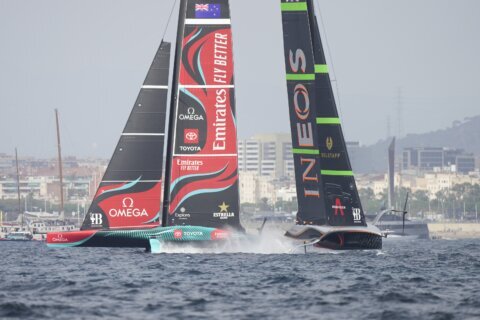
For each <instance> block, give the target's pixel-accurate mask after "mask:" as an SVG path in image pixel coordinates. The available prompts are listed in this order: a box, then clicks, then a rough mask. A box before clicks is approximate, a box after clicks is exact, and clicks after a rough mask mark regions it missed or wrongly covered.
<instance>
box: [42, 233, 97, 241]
mask: <svg viewBox="0 0 480 320" xmlns="http://www.w3.org/2000/svg"><path fill="white" fill-rule="evenodd" d="M96 232H97V230H82V231H71V232H49V233H47V243H55V244H67V243H75V242H79V241H82V240H85V239H87V238H89V237H91V236H93V235H94V234H95V233H96Z"/></svg>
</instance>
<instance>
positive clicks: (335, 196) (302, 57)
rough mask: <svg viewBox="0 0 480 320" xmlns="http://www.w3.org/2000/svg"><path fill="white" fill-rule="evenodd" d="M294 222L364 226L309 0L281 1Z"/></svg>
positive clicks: (363, 217)
mask: <svg viewBox="0 0 480 320" xmlns="http://www.w3.org/2000/svg"><path fill="white" fill-rule="evenodd" d="M281 2H282V3H281V10H282V20H283V34H284V49H285V66H286V71H287V87H288V97H289V110H290V121H291V130H292V146H293V153H294V164H295V176H296V186H297V196H298V206H299V208H298V213H297V224H303V225H331V226H366V221H365V216H364V213H363V209H362V206H361V203H360V197H359V195H358V191H357V187H356V184H355V179H354V177H353V172H352V167H351V165H350V160H349V158H348V153H347V148H346V144H345V139H344V137H343V132H342V128H341V125H340V119H339V116H338V111H337V108H336V105H335V99H334V95H333V90H332V85H331V82H330V77H329V73H328V66H327V64H326V59H325V55H324V52H323V48H322V42H321V37H320V32H319V29H318V24H317V19H316V17H315V13H314V12H315V11H314V8H313V2H312V1H311V0H297V1H291V0H281Z"/></svg>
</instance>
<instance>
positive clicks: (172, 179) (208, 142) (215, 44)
mask: <svg viewBox="0 0 480 320" xmlns="http://www.w3.org/2000/svg"><path fill="white" fill-rule="evenodd" d="M178 30H179V31H178V32H179V34H178V39H177V51H176V59H177V63H176V65H175V68H176V70H175V75H174V76H175V78H174V85H173V92H172V95H173V97H172V99H171V100H172V104H173V105H172V113H171V117H170V128H169V139H172V141H170V142H169V145H168V151H167V152H168V153H167V159H168V161H170V162H169V163H168V164H167V170H166V171H167V172H166V182H167V184H166V190H165V201H166V203H165V208H164V215H163V221H164V223H163V225H164V226H174V225H200V226H206V227H224V226H231V227H234V228H240V223H239V216H238V213H239V195H238V170H237V167H238V164H237V143H236V142H237V134H236V123H235V95H234V77H233V50H232V31H231V27H230V9H229V3H228V0H214V1H211V0H202V1H199V0H184V1H182V2H181V6H180V16H179V28H178Z"/></svg>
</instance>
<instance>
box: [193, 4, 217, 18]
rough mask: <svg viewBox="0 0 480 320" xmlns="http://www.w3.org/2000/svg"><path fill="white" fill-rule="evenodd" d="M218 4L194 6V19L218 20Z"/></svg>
mask: <svg viewBox="0 0 480 320" xmlns="http://www.w3.org/2000/svg"><path fill="white" fill-rule="evenodd" d="M220 13H221V11H220V4H216V3H208V4H196V5H195V18H198V19H205V18H214V19H215V18H220Z"/></svg>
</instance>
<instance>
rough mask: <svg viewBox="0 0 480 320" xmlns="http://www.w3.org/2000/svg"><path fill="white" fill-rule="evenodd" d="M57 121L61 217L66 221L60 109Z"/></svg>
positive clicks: (56, 114)
mask: <svg viewBox="0 0 480 320" xmlns="http://www.w3.org/2000/svg"><path fill="white" fill-rule="evenodd" d="M55 122H56V124H57V151H58V174H59V175H60V217H61V219H62V221H64V222H65V214H64V212H63V210H64V203H63V168H62V167H63V165H62V147H61V144H60V124H59V122H58V109H55Z"/></svg>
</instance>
